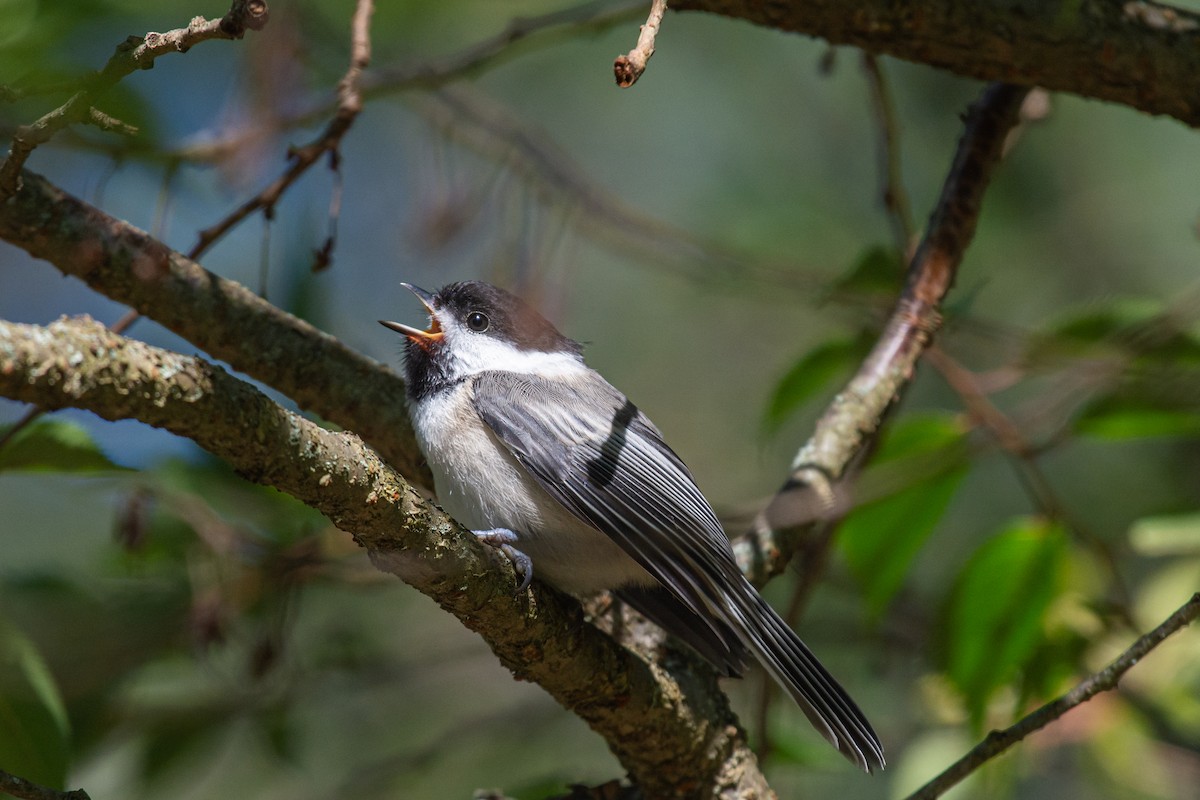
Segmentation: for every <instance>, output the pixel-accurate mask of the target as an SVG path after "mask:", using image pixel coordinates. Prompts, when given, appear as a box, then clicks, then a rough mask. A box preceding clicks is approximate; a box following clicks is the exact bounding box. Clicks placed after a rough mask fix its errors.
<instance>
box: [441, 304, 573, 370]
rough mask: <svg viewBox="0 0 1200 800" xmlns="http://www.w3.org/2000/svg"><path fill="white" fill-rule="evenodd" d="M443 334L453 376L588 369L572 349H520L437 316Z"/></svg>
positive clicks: (454, 321)
mask: <svg viewBox="0 0 1200 800" xmlns="http://www.w3.org/2000/svg"><path fill="white" fill-rule="evenodd" d="M438 323H439V324H440V325H441V326H442V332H443V334H444V335H445V337H446V348H445V351H447V352H449V353H453V363H452V364H451V365H449V371H450V373H451V374H452V376H453V378H454V379H460V378H467V377H470V376H471V375H476V374H478V373H480V372H487V371H489V370H497V371H500V372H520V373H525V374H532V375H539V376H541V377H543V378H551V377H559V376H563V375H571V374H577V373H579V372H581V371H584V370H586V369H587V367H585V366H584V364H583V359H581V358H580V357H579V356H578V355H576V354H574V353H563V352H558V353H544V352H542V351H540V350H521V349H519V348H517V347H514V346H513V345H511V344H509V343H508V342H505V341H501V340H500V339H497V338H495V337H494V336H489V335H488V334H486V333H476V332H474V331H471V330H468V329H466V328H464V327H462V326H461V325H459V324H458V322H457V321H456V320H454V319H442V318H441V317H439V318H438Z"/></svg>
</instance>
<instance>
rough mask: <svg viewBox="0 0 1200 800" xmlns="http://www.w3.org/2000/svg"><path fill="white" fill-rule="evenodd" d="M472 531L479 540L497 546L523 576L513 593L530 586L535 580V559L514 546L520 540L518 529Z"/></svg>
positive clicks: (514, 568) (518, 592) (514, 569)
mask: <svg viewBox="0 0 1200 800" xmlns="http://www.w3.org/2000/svg"><path fill="white" fill-rule="evenodd" d="M471 533H473V534H475V538H477V539H478V540H479V541H481V542H483V543H484V544H486V545H489V546H491V547H495V548H496V549H497V550H499V551H500V552H501V553H504V555H505V556H507V557H508V560H509V562H510V563H511V564H512V566H513V571H515V572H516V573H517V574H518V575H520V576H521V582H520V584H518V585H517V590H516V591H515V592H513V594H520V593H521V592H523V591H525V590H526V589H528V588H529V584H530V583H532V582H533V559H531V558H530V557H529V556H527V555H525V554H524V553H522V552H521V551H520V550H518V549H517V548H516V547H514V546H513V544H514V543H515V542H517V541H519V540H520V538H519V537H518V536H517V534H516V531H511V530H509V529H508V528H491V529H489V530H486V531H471Z"/></svg>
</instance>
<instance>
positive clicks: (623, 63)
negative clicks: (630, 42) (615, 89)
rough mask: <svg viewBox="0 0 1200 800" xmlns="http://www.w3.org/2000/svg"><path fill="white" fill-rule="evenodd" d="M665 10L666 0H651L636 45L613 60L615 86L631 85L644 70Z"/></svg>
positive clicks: (651, 52)
mask: <svg viewBox="0 0 1200 800" xmlns="http://www.w3.org/2000/svg"><path fill="white" fill-rule="evenodd" d="M666 10H667V0H652V2H651V3H650V16H649V17H647V18H646V24H645V25H643V26H642V31H641V33H639V34H638V40H637V45H636V46H635V47H634V48H633V49H632V50H630V51H629V52H628V53H626V54H625V55H623V56H617V59H616V61H614V62H613V75H615V76H616V79H617V86H620V87H621V88H622V89H625V88H628V87H630V86H633V85H634V84H635V83H637V79H638V78H640V77H642V73H643V72H645V71H646V63H647V62H649V61H650V56H652V55H654V40H655V39H656V38H657V37H658V30H659V28H660V27H662V20H663V14H664V13H666Z"/></svg>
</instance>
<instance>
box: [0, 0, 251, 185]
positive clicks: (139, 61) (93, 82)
mask: <svg viewBox="0 0 1200 800" xmlns="http://www.w3.org/2000/svg"><path fill="white" fill-rule="evenodd" d="M268 16H269V11H268V9H267V3H266V0H233V5H232V6H230V8H229V11H228V12H227V13H226V14H225V16H223V17H221V18H220V19H212V20H206V19H205V18H204V17H195V18H194V19H193V20H192V21H191V22H190V23H188V26H187V27H186V28H176V29H175V30H171V31H167V32H166V33H154V32H150V33H147V34H146V35H145V36H141V37H138V36H131V37H129V38H128V39H126V40H125V41H124V42H122V43H121V44H120V45H118V46H117V51H116V52H115V53H113V55H112V57H110V58H109V59H108V63H107V64H105V65H104V69H102V70H101V71H100V72H98V73H96V74H95V75H93V76H92V77H91V78H89V79H88V80H87V81H85V82H84V86H83V88H81V89H80V90H79V91H77V92H75V94H73V95H71V97H70V99H68V100H67V102H65V103H63V104H62V105H61V106H59V107H58V108H56V109H54V110H53V111H51V112H49V113H47V114H45V115H44V116H43V117H42V118H41V119H39V120H37V121H36V122H34V123H32V124H30V125H22V126H21V127H19V128H17V132H16V135H15V136H14V137H13V142H12V147H11V149H10V150H9V153H8V157H7V158H6V159H5V160H4V163H3V164H0V200H4V199H6V198H8V197H9V196H11V195H12V193H13V192H15V191H16V189H17V184H18V181H19V180H20V176H21V169H22V167H24V165H25V161H26V160H27V159H28V158H29V155H30V154H31V153H32V152H33V151H34V150H35V149H37V147H38V145H41V144H45V143H46V142H48V141H50V139H51V138H53V136H54V134H56V133H58V132H59V131H60V130H62V129H63V128H65V127H67V126H68V125H72V124H75V123H77V122H85V121H87V120H89V119H90V118H91V117H92V116H93V109H92V102H93V101H94V100H95V99H96V98H97V97H99V96H100V95H101V94H103V93H104V92H106V91H107V90H109V89H111V88H112V87H113V86H115V85H116V84H117V82H118V81H120V80H121V79H122V78H124V77H125V76H126V75H128V74H130V73H131V72H133V71H135V70H139V69H150V68H152V67H153V66H154V61H155V59H157V58H158V57H159V56H162V55H166V54H167V53H185V52H187V50H188V49H189V48H190V47H192V46H193V45H196V44H199V43H200V42H204V41H207V40H209V39H240V38H242V36H243V35H244V34H245V32H246V30H247V29H250V30H260V29H261V28H262V27H263V26H264V25H266V24H267V18H268Z"/></svg>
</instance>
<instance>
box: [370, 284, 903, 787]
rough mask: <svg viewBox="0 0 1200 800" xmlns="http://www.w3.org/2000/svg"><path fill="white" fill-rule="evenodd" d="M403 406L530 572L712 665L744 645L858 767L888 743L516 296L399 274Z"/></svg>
mask: <svg viewBox="0 0 1200 800" xmlns="http://www.w3.org/2000/svg"><path fill="white" fill-rule="evenodd" d="M404 286H405V287H406V288H407V289H409V290H410V291H411V292H412V293H413V294H415V295H416V296H417V297H418V298H420V300H421V302H422V303H424V304H425V308H426V309H427V310H428V312H429V317H430V325H429V329H428V330H420V329H418V328H411V327H409V326H407V325H401V324H400V323H398V322H382V321H381V324H383V325H385V326H387V327H388V328H391V329H392V330H395V331H398V332H400V333H402V334H404V335H405V336H406V337H407V338H408V343H407V357H406V364H405V367H406V373H407V377H408V400H409V413H410V414H411V416H412V420H413V427H414V429H415V431H416V435H417V441H418V442H419V444H420V446H421V449H422V451H423V452H424V453H425V458H426V459H427V460H428V462H429V467H430V470H431V471H432V472H433V479H434V484H435V488H436V490H437V496H438V499H439V501H440V502H441V504H442V505H443V507H444V508H445V509H446V511H448V512H449V513H450V514H451V515H452V516H453V517H454V518H455V519H457V520H459V521H460V522H462V523H463V524H464V525H466V526H467V527H469V528H472V529H474V530H475V533H476V535H477V536H479V537H480V538H481V539H482V540H484V541H485V542H487V543H489V544H491V545H493V546H496V547H500V548H501V549H502V550H503V551H504V552H505V553H506V554H507V555H508V556H509V558H510V559H512V560H513V563H514V566H515V567H516V568H517V570H518V572H521V573H522V576H523V579H524V583H523V584H522V588H523V587H524V586H525V585H527V584H528V582H529V580H530V578H531V577H532V576H533V571H534V570H536V571H537V576H538V577H539V578H540V579H541V580H544V581H545V582H546V583H549V584H551V585H552V586H555V587H557V588H558V589H560V590H562V591H564V592H569V593H571V594H574V595H588V594H594V593H596V592H599V591H601V590H605V589H609V590H613V591H615V592H616V593H617V594H618V596H619V597H621V598H622V599H623V600H625V601H626V602H628V603H629V604H630V605H632V606H633V607H634V608H636V609H638V610H639V611H641V612H642V613H643V614H645V615H646V616H647V617H648V618H650V619H651V620H652V621H654V622H655V623H657V624H658V625H660V626H662V627H663V628H664V629H666V630H667V631H668V632H669V633H671V634H673V635H674V636H676V637H678V638H679V639H681V640H682V641H684V642H686V643H687V644H689V645H691V647H693V648H694V649H695V650H696V651H697V652H698V653H699V654H700V655H701V656H703V657H704V658H705V659H706V660H707V661H709V662H710V663H711V664H712V665H713V666H714V667H715V668H716V669H717V670H718V671H719V672H721V673H722V674H725V675H730V676H740V675H741V674H742V671H743V670H744V668H745V666H746V662H747V657H748V656H749V655H753V656H754V657H755V658H756V659H758V661H759V662H760V663H761V664H762V665H763V666H764V667H765V668H766V669H767V671H768V672H769V673H770V674H771V675H772V677H774V678H775V680H776V681H778V682H779V684H780V685H781V686H782V687H783V688H784V689H786V690H787V692H788V694H790V695H791V696H792V698H793V699H794V700H795V701H796V703H797V704H798V705H799V706H800V708H801V709H803V710H804V713H805V714H806V715H807V716H808V718H809V720H811V721H812V724H813V725H814V726H815V727H816V729H817V730H818V731H820V732H821V733H822V734H824V736H825V738H826V739H828V740H829V741H830V742H831V743H832V744H833V745H834V746H835V747H837V749H838V750H840V751H841V752H842V753H843V754H844V755H845V756H846V757H847V758H848V759H850V760H851V761H853V762H854V763H855V764H857V765H858V766H859V767H861V768H862V769H864V770H867V771H871V770H872V769H876V768H882V767H883V765H884V759H883V748H882V746H881V745H880V743H879V739H878V738H877V737H876V736H875V732H874V731H873V730H871V725H870V723H869V722H867V720H866V718H865V717H864V716H863V714H862V712H861V711H859V710H858V707H857V706H856V705H855V704H854V701H853V700H851V699H850V697H849V696H848V695H847V694H846V692H845V691H844V690H843V689H842V687H841V686H839V685H838V683H837V681H835V680H834V679H833V677H832V676H831V675H830V674H829V673H828V672H827V671H826V670H825V668H824V667H822V666H821V664H820V662H818V661H817V659H816V657H815V656H814V655H813V654H812V652H810V651H809V649H808V648H807V647H806V646H805V645H804V643H803V642H801V641H800V639H799V638H798V637H797V636H796V634H795V633H793V632H792V630H791V629H790V628H789V627H788V626H787V624H786V623H785V622H784V621H783V620H782V619H780V617H779V615H778V614H776V613H775V612H774V610H772V609H771V607H770V606H769V605H767V604H766V602H765V601H764V600H763V599H762V598H761V597H759V595H758V592H756V591H755V590H754V587H753V586H751V585H750V583H749V582H748V581H747V580H746V578H745V577H744V576H743V575H742V573H741V571H740V570H739V569H738V566H737V563H736V562H735V560H734V556H733V551H732V550H731V549H730V546H729V540H728V538H726V536H725V532H724V530H723V529H722V528H721V523H720V522H719V521H718V520H717V516H716V514H715V513H714V512H713V510H712V507H711V506H709V504H708V501H707V500H705V499H704V495H703V494H701V492H700V489H698V488H697V487H696V483H695V481H694V480H693V479H692V476H691V473H690V472H688V468H687V467H686V466H684V464H683V462H682V461H681V460H680V459H679V456H677V455H675V453H674V451H672V450H671V448H669V447H668V446H667V445H666V443H665V442H664V441H663V439H662V435H661V434H660V433H659V432H658V429H657V428H656V427H654V424H653V423H652V422H650V420H649V419H647V418H646V416H645V415H644V414H642V412H640V411H639V410H638V409H637V406H635V405H634V404H633V403H631V402H630V401H629V400H628V399H627V398H626V397H625V395H623V394H621V393H620V392H618V391H617V390H616V389H614V388H613V387H612V386H611V385H610V384H609V383H608V381H606V380H604V378H603V377H601V376H600V374H599V373H598V372H596V371H594V370H592V369H590V368H589V367H588V366H587V365H585V364H584V362H583V357H582V356H581V355H580V352H581V347H580V345H579V344H578V343H577V342H574V341H572V340H570V339H568V338H567V337H565V336H563V335H562V334H561V333H559V332H558V331H557V330H556V329H555V328H554V326H553V325H551V324H550V323H549V322H547V321H546V319H545V318H543V317H542V316H541V315H540V314H538V313H537V312H536V311H534V310H532V309H531V308H529V307H528V306H527V305H526V304H525V303H524V302H522V301H521V300H520V299H519V298H517V297H515V296H513V295H512V294H509V293H508V292H506V291H504V290H503V289H498V288H496V287H495V286H491V285H489V284H486V283H481V282H478V281H468V282H465V283H454V284H450V285H449V286H446V287H445V288H443V289H442V290H441V291H439V292H437V293H436V294H430V293H428V292H426V291H424V290H422V289H418V288H416V287H415V286H410V285H408V284H404Z"/></svg>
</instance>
